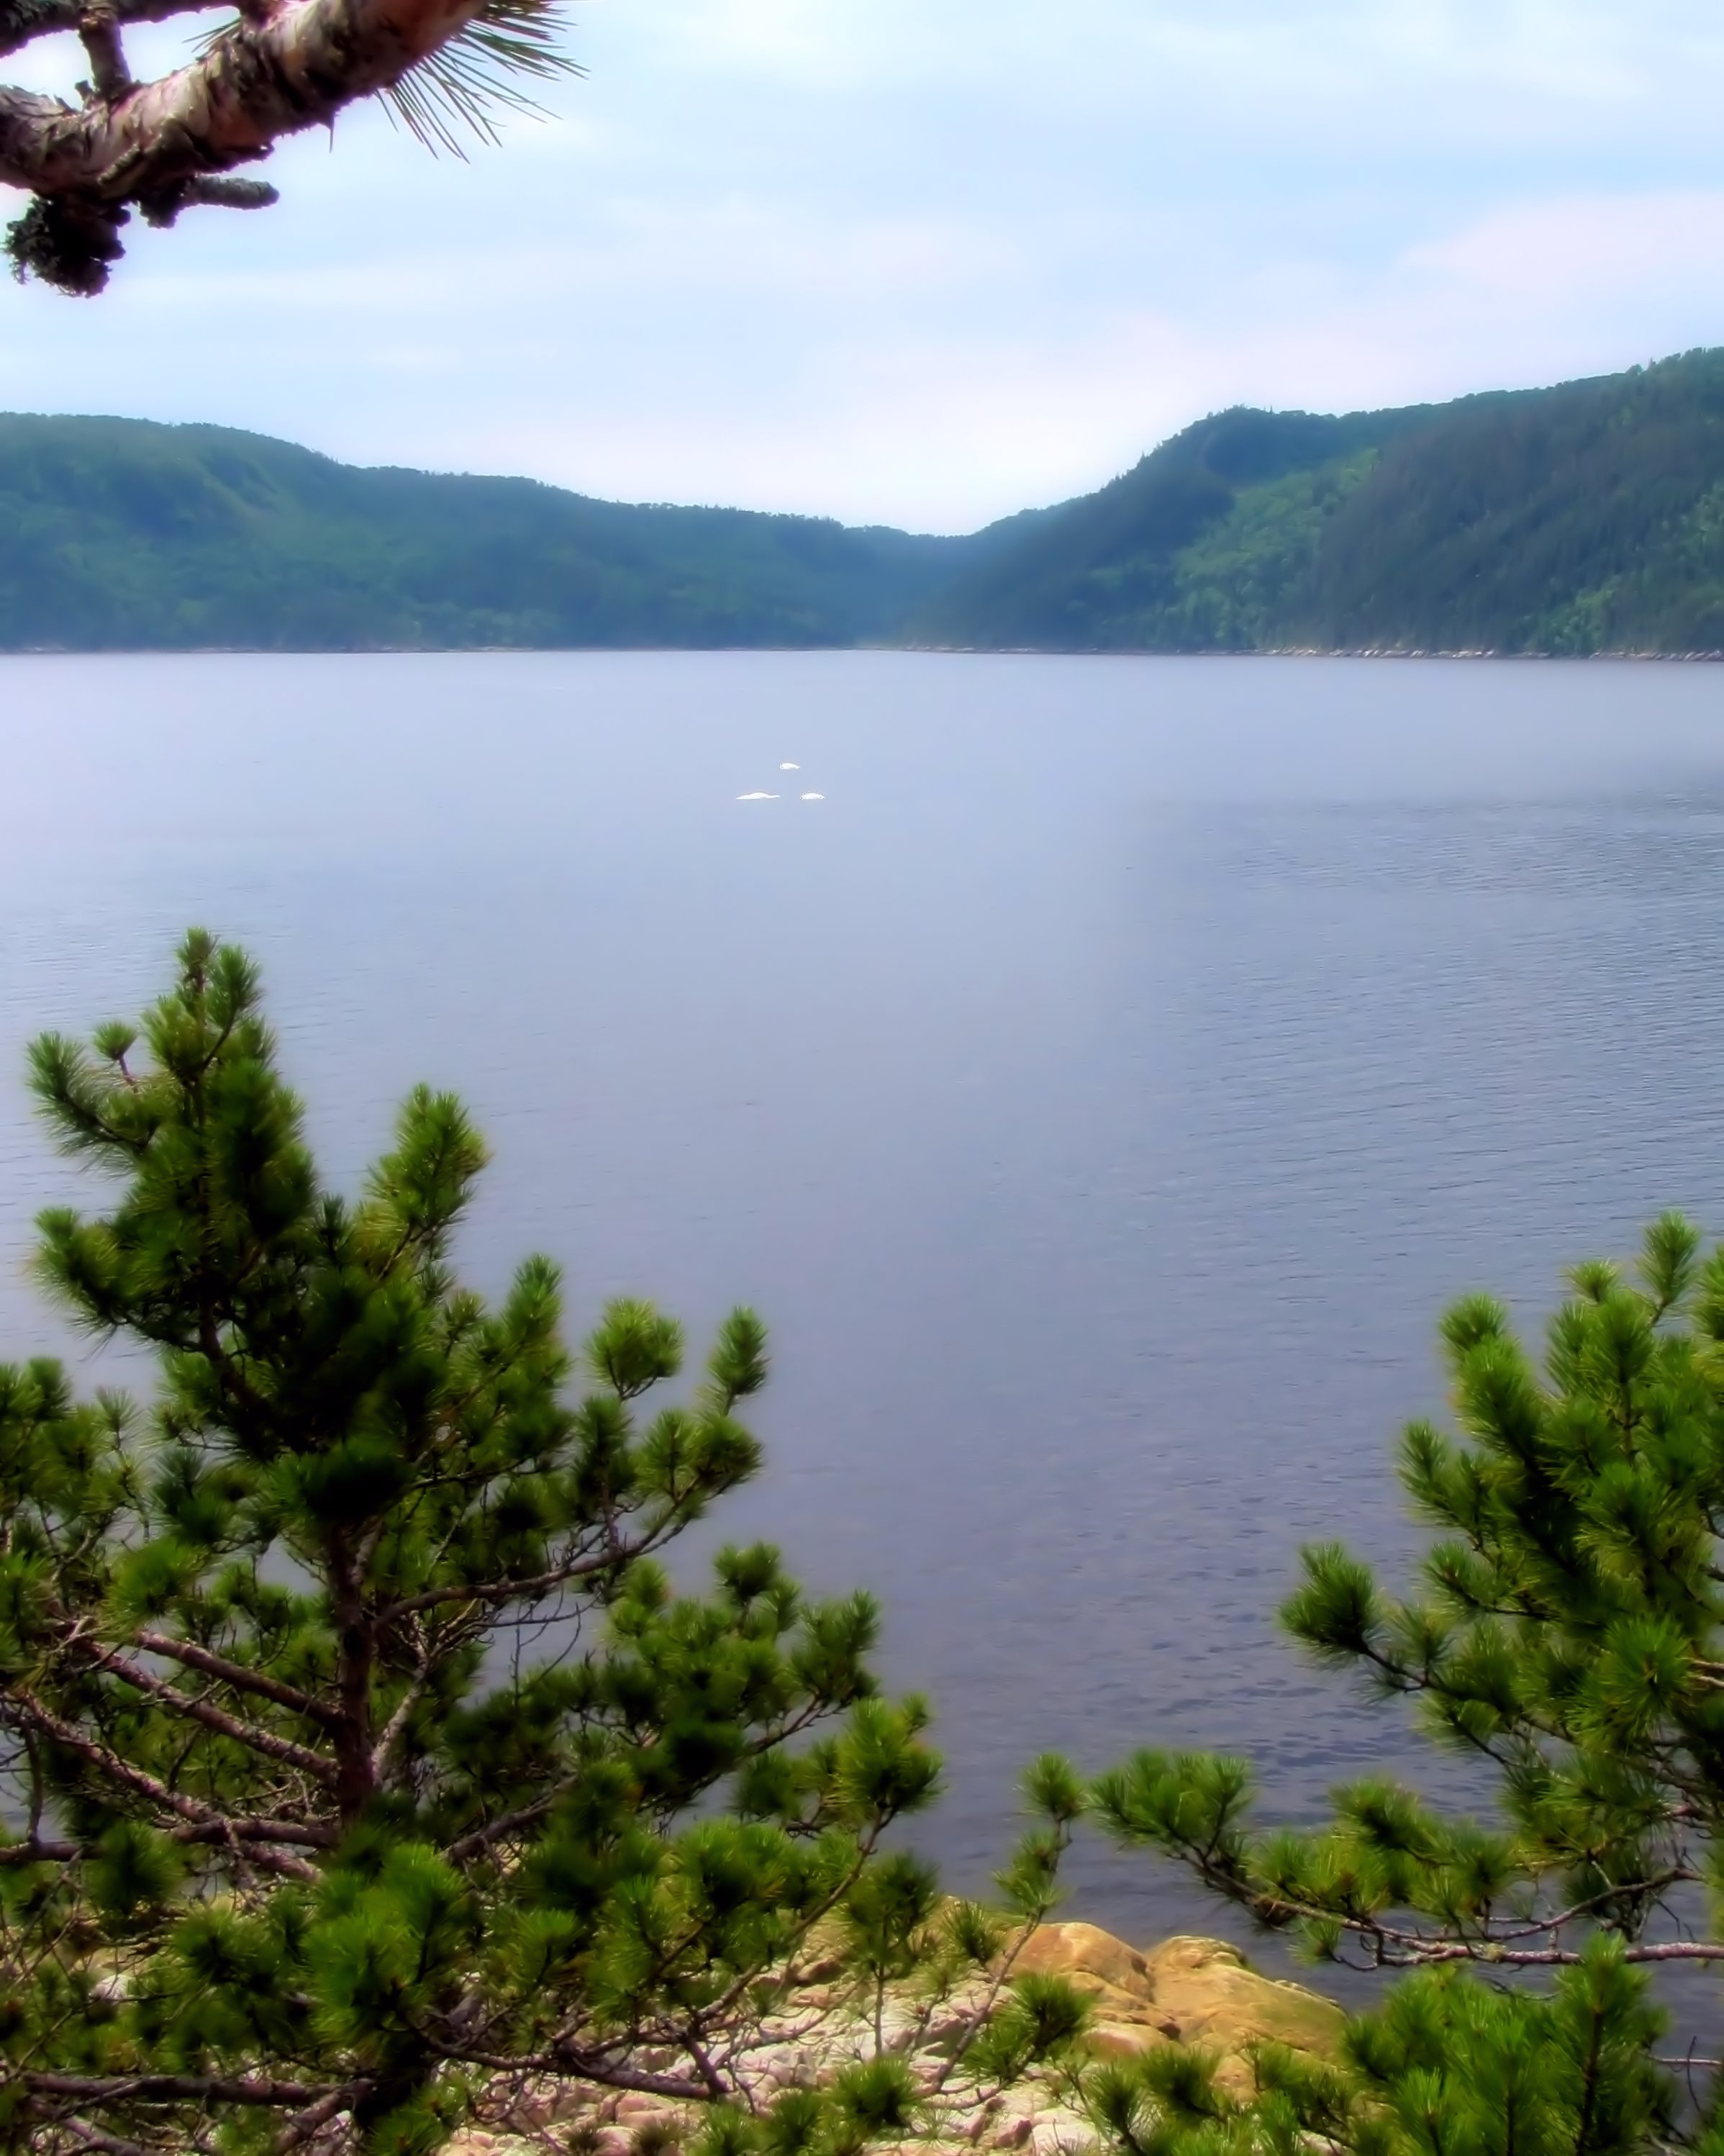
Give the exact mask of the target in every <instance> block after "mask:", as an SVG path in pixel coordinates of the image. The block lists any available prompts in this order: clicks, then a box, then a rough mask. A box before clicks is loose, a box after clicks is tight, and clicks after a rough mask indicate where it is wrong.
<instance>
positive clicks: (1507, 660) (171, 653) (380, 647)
mask: <svg viewBox="0 0 1724 2156" xmlns="http://www.w3.org/2000/svg"><path fill="white" fill-rule="evenodd" d="M839 653H854V654H871V655H875V656H894V655H895V656H898V657H902V658H930V659H1179V660H1198V659H1234V660H1237V659H1358V660H1385V659H1388V660H1445V661H1451V662H1460V661H1474V660H1487V661H1491V662H1493V663H1495V664H1497V665H1526V664H1529V663H1531V664H1537V665H1593V664H1595V663H1598V662H1600V661H1609V662H1610V663H1612V664H1614V665H1621V664H1624V663H1625V662H1627V663H1632V664H1634V665H1665V666H1669V665H1682V666H1702V665H1717V664H1718V663H1719V662H1721V661H1724V650H1716V651H1469V650H1457V651H1445V650H1441V649H1433V650H1414V649H1398V648H1396V647H1394V646H1393V645H1362V646H1357V647H1354V646H1341V647H1337V648H1336V649H1323V648H1321V647H1320V646H1316V645H1309V644H1289V645H1285V646H1277V647H1275V648H1272V649H1268V650H1263V651H1203V650H1198V651H1167V650H1121V649H1115V648H1111V647H1109V648H1102V647H1092V648H1090V649H1071V648H1065V649H1062V648H1060V647H1059V646H1054V645H1043V644H999V645H995V644H302V645H301V644H295V645H289V646H282V645H279V644H125V645H120V644H100V645H83V646H80V645H74V644H18V645H14V646H12V647H10V648H8V649H0V660H3V659H454V658H490V659H535V658H539V659H542V658H566V659H572V658H613V659H623V658H637V659H638V658H648V657H657V658H663V657H667V656H678V655H680V656H681V657H684V658H688V659H723V658H730V657H741V656H745V655H761V654H770V655H775V656H777V657H781V658H808V657H813V656H815V655H823V656H830V655H832V654H839Z"/></svg>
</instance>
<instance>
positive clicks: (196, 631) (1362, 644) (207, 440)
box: [0, 351, 1724, 653]
mask: <svg viewBox="0 0 1724 2156" xmlns="http://www.w3.org/2000/svg"><path fill="white" fill-rule="evenodd" d="M486 644H502V645H516V646H527V647H531V646H538V647H553V648H554V647H567V646H581V645H586V646H611V647H623V646H629V645H637V646H639V645H659V646H681V647H703V646H705V647H710V646H724V645H803V646H813V645H850V644H943V645H959V646H967V647H980V648H995V649H1002V648H1015V649H1026V648H1027V649H1043V650H1068V651H1069V650H1079V651H1085V650H1104V651H1131V650H1137V651H1251V650H1274V649H1290V648H1291V649H1322V650H1362V649H1401V650H1432V651H1458V650H1489V651H1505V652H1552V653H1587V652H1595V651H1624V650H1626V651H1668V652H1682V651H1711V650H1716V649H1721V648H1724V351H1720V352H1691V353H1689V354H1687V355H1686V357H1682V358H1680V359H1671V360H1666V361H1664V362H1660V364H1659V365H1657V366H1655V367H1645V368H1636V369H1635V370H1634V371H1633V372H1630V373H1628V374H1621V375H1613V376H1609V377H1601V378H1600V379H1598V380H1595V381H1590V382H1569V383H1567V384H1565V385H1564V386H1562V388H1556V389H1544V390H1528V391H1519V392H1513V393H1509V392H1503V393H1491V394H1488V395H1484V396H1479V397H1470V398H1463V399H1461V400H1460V402H1459V403H1452V404H1443V405H1426V406H1419V407H1414V408H1409V409H1407V410H1403V411H1390V412H1373V413H1352V414H1351V415H1349V416H1347V417H1344V418H1326V417H1321V416H1318V415H1315V414H1311V413H1269V412H1255V411H1244V410H1235V411H1231V412H1224V413H1219V414H1218V415H1216V416H1215V417H1213V418H1208V419H1204V420H1202V421H1200V422H1199V423H1198V424H1197V425H1196V426H1193V427H1190V428H1188V429H1186V430H1185V431H1184V432H1183V434H1178V435H1176V436H1175V437H1174V438H1173V439H1172V440H1171V441H1168V442H1166V443H1164V444H1162V446H1161V448H1159V449H1157V450H1155V451H1154V452H1153V453H1152V454H1151V455H1149V456H1147V457H1146V458H1145V459H1143V460H1142V463H1141V464H1139V465H1137V466H1136V468H1135V469H1134V470H1131V471H1130V472H1128V473H1126V475H1125V476H1124V477H1123V478H1121V479H1118V480H1115V481H1114V482H1113V483H1112V484H1111V485H1109V486H1106V487H1104V488H1102V489H1101V491H1100V492H1099V493H1096V494H1093V495H1085V496H1084V497H1083V498H1082V499H1080V500H1076V501H1072V502H1068V503H1066V504H1065V505H1064V506H1061V507H1060V508H1058V509H1054V510H1047V511H1034V512H1029V513H1026V514H1025V515H1024V516H1019V517H1015V518H1011V519H1008V520H1007V521H1005V522H1003V523H1001V524H996V525H993V526H989V527H988V530H986V531H981V532H977V533H976V534H974V535H972V536H970V537H968V538H959V539H952V538H928V537H916V536H911V535H910V534H908V533H906V532H902V531H890V530H886V529H865V530H856V529H850V528H847V527H845V526H841V525H839V524H835V523H832V522H829V521H823V520H821V519H818V518H812V517H795V516H765V515H761V514H757V513H755V512H752V511H741V510H726V509H676V508H668V507H664V506H629V505H626V504H621V503H614V502H602V501H594V500H588V499H587V498H586V497H584V496H582V495H573V494H568V493H564V492H562V491H561V490H558V489H557V488H554V487H549V486H542V485H537V484H536V483H535V482H533V481H531V480H504V479H475V478H463V477H455V476H439V475H432V474H428V473H423V472H412V471H397V470H362V469H357V468H354V467H351V466H348V465H338V464H336V463H333V462H332V461H331V460H330V459H328V458H326V457H321V456H317V455H315V454H312V453H311V452H310V451H309V450H306V449H295V448H293V447H291V446H290V445H289V444H286V443H283V442H275V441H270V440H269V439H266V438H264V437H263V436H260V435H254V434H239V433H235V432H233V431H231V430H228V429H221V428H215V427H196V426H193V427H162V426H155V425H151V424H147V423H143V422H141V421H134V420H122V419H95V418H90V419H85V418H33V417H28V416H23V415H13V416H6V415H0V649H10V650H19V649H71V650H110V649H189V648H195V647H198V646H211V645H217V646H223V645H225V646H240V647H250V648H254V649H265V650H307V649H323V650H331V649H334V650H357V649H379V648H387V647H395V646H411V647H418V648H427V647H433V648H434V647H451V646H472V645H486Z"/></svg>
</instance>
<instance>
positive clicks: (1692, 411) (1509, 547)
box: [916, 351, 1724, 654]
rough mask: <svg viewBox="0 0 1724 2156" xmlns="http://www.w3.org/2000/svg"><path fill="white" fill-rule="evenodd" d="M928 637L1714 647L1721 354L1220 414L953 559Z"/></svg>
mask: <svg viewBox="0 0 1724 2156" xmlns="http://www.w3.org/2000/svg"><path fill="white" fill-rule="evenodd" d="M916 628H917V630H918V632H919V634H921V637H922V638H924V639H926V640H928V641H931V642H938V643H956V644H977V645H993V646H1014V645H1015V646H1023V645H1033V646H1035V647H1038V648H1040V649H1050V650H1109V651H1142V650H1148V651H1255V650H1274V649H1289V648H1293V649H1301V648H1303V649H1312V648H1314V649H1320V650H1353V651H1357V650H1368V649H1397V650H1429V651H1467V650H1474V651H1476V650H1485V651H1504V652H1548V653H1558V654H1561V653H1590V652H1597V651H1658V652H1681V651H1711V650H1714V649H1718V648H1720V647H1724V352H1720V351H1714V352H1691V353H1688V354H1687V355H1686V356H1685V357H1682V358H1680V359H1670V360H1665V361H1662V362H1660V363H1659V364H1658V365H1656V366H1655V367H1644V368H1639V367H1637V368H1635V369H1634V371H1633V372H1630V373H1627V374H1618V375H1610V376H1605V377H1600V378H1598V379H1597V380H1594V381H1589V382H1568V383H1565V384H1564V385H1563V386H1562V388H1557V389H1540V390H1526V391H1520V392H1512V393H1510V392H1501V393H1493V394H1490V395H1485V396H1479V397H1468V398H1462V399H1461V400H1460V402H1459V403H1453V404H1442V405H1425V406H1418V407H1414V408H1410V409H1408V410H1404V411H1394V412H1374V413H1353V414H1352V415H1351V416H1349V417H1347V418H1317V417H1315V416H1313V415H1311V414H1310V413H1267V412H1253V411H1232V412H1224V413H1219V414H1218V415H1217V416H1216V417H1214V418H1208V419H1205V420H1202V421H1200V422H1199V423H1198V424H1197V425H1196V426H1194V427H1190V428H1188V429H1186V430H1185V432H1184V433H1183V434H1178V435H1175V436H1174V438H1173V439H1172V440H1171V441H1169V442H1166V443H1164V444H1162V447H1161V448H1160V449H1157V450H1156V451H1155V452H1154V453H1153V454H1152V455H1150V456H1147V457H1146V458H1145V459H1143V461H1142V463H1141V464H1140V465H1137V467H1136V469H1135V470H1132V471H1130V472H1128V473H1127V474H1126V475H1125V476H1124V477H1123V478H1122V479H1118V480H1115V481H1114V482H1113V484H1112V485H1111V486H1106V487H1104V488H1103V489H1102V490H1101V492H1100V493H1098V494H1093V495H1087V496H1085V498H1084V499H1083V500H1079V501H1075V502H1071V503H1068V504H1067V505H1066V506H1065V507H1064V508H1062V509H1060V510H1057V511H1054V512H1053V513H1052V514H1051V515H1050V516H1048V517H1046V518H1045V519H1044V520H1042V521H1040V522H1039V523H1038V524H1037V525H1036V526H1034V527H1033V528H1030V529H1028V530H1026V531H1025V532H1024V534H1023V536H1021V538H1020V539H1019V540H1018V542H1017V543H1015V544H1014V545H1013V546H1012V547H1010V548H1009V549H1008V551H1006V552H1003V553H1002V554H1000V555H998V557H995V558H994V559H993V560H992V561H990V562H983V563H979V564H977V565H975V566H973V567H971V568H969V569H968V570H967V572H960V575H959V577H958V578H957V581H956V583H954V585H953V586H952V588H950V589H948V590H947V592H945V593H942V595H941V596H940V598H938V599H937V600H936V602H935V603H933V604H932V605H931V606H930V607H928V608H925V609H924V610H923V612H922V613H921V616H920V617H919V619H918V621H917V624H916Z"/></svg>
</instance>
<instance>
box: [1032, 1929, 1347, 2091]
mask: <svg viewBox="0 0 1724 2156" xmlns="http://www.w3.org/2000/svg"><path fill="white" fill-rule="evenodd" d="M1036 1973H1042V1974H1048V1975H1057V1976H1064V1977H1065V1978H1068V1979H1070V1982H1071V1984H1073V1986H1074V1987H1075V1989H1078V1990H1080V1991H1081V1992H1083V1993H1084V1994H1085V1995H1086V1996H1087V1997H1088V1998H1089V1999H1090V2001H1091V2002H1092V2005H1091V2012H1092V2014H1093V2016H1094V2019H1093V2020H1092V2022H1091V2025H1090V2042H1091V2045H1092V2047H1093V2048H1094V2049H1095V2051H1098V2052H1101V2053H1103V2054H1107V2053H1113V2054H1116V2055H1117V2054H1120V2053H1125V2052H1134V2051H1147V2050H1150V2049H1151V2048H1152V2047H1153V2046H1157V2045H1160V2044H1170V2043H1181V2044H1199V2045H1202V2046H1203V2048H1204V2049H1205V2050H1207V2051H1217V2052H1219V2053H1220V2055H1221V2056H1222V2059H1223V2061H1224V2065H1223V2068H1222V2073H1221V2079H1222V2080H1223V2081H1224V2082H1226V2083H1228V2084H1229V2085H1232V2086H1238V2085H1239V2083H1240V2082H1241V2081H1242V2080H1243V2078H1244V2073H1245V2071H1246V2068H1245V2060H1244V2054H1245V2051H1246V2050H1247V2047H1248V2046H1250V2045H1253V2044H1261V2043H1274V2044H1285V2045H1286V2046H1288V2048H1289V2049H1290V2050H1291V2051H1303V2052H1305V2053H1306V2055H1307V2056H1311V2057H1314V2058H1318V2059H1332V2058H1334V2057H1335V2056H1336V2055H1337V2051H1339V2048H1340V2043H1341V2031H1342V2027H1343V2025H1345V2022H1346V2018H1347V2017H1346V2016H1345V2015H1344V2014H1343V2013H1342V2010H1341V2009H1340V2008H1339V2007H1338V2006H1337V2005H1335V2004H1334V2002H1333V2001H1332V2000H1331V1999H1323V1998H1321V1997H1319V1995H1318V1994H1316V1992H1315V1991H1307V1990H1306V1989H1305V1987H1304V1986H1303V1984H1285V1983H1281V1982H1279V1981H1278V1980H1277V1979H1275V1978H1273V1977H1267V1976H1260V1975H1259V1974H1258V1973H1257V1971H1256V1970H1255V1969H1252V1968H1251V1967H1249V1964H1248V1963H1247V1962H1246V1960H1245V1958H1244V1955H1243V1954H1242V1953H1239V1950H1238V1948H1235V1947H1230V1946H1227V1945H1224V1943H1222V1941H1220V1940H1219V1939H1199V1938H1172V1939H1167V1940H1164V1941H1163V1942H1162V1944H1161V1945H1160V1946H1157V1947H1152V1948H1149V1949H1148V1950H1147V1952H1146V1953H1138V1952H1137V1950H1136V1948H1132V1947H1129V1946H1127V1945H1126V1943H1125V1942H1124V1940H1123V1939H1116V1938H1114V1937H1113V1935H1112V1934H1111V1933H1109V1932H1104V1931H1101V1930H1100V1929H1099V1928H1097V1927H1096V1926H1095V1925H1094V1924H1044V1925H1043V1926H1042V1928H1040V1930H1039V1931H1038V1932H1037V1933H1034V1936H1033V1937H1032V1938H1030V1940H1029V1943H1028V1944H1027V1945H1026V1946H1025V1947H1024V1951H1023V1953H1021V1954H1020V1955H1019V1956H1018V1961H1017V1963H1016V1967H1015V1969H1014V1970H1013V1974H1022V1975H1030V1974H1036Z"/></svg>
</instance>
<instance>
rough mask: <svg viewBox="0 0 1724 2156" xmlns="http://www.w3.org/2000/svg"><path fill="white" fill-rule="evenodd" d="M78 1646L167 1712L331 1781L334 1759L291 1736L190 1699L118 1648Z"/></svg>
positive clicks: (86, 1643) (84, 1643) (91, 1644)
mask: <svg viewBox="0 0 1724 2156" xmlns="http://www.w3.org/2000/svg"><path fill="white" fill-rule="evenodd" d="M78 1644H79V1645H80V1648H81V1649H82V1650H84V1652H85V1654H87V1655H89V1656H90V1659H91V1660H92V1661H95V1664H96V1666H97V1667H98V1668H100V1669H102V1670H105V1671H107V1672H108V1673H109V1674H110V1675H111V1676H116V1677H118V1678H119V1679H120V1681H121V1683H122V1684H129V1685H131V1686H135V1687H136V1690H137V1691H141V1692H142V1693H144V1694H145V1695H146V1697H149V1698H151V1699H154V1700H156V1701H158V1702H160V1704H161V1705H162V1707H165V1708H166V1709H167V1712H170V1713H172V1714H179V1715H183V1716H184V1717H186V1718H187V1720H188V1721H191V1722H200V1723H202V1725H203V1727H204V1728H206V1729H213V1730H214V1731H215V1732H217V1734H218V1736H222V1737H227V1738H231V1739H232V1740H233V1743H236V1744H244V1745H245V1746H246V1747H247V1748H249V1750H251V1751H253V1752H256V1753H259V1754H261V1756H262V1757H263V1758H266V1759H274V1760H276V1761H278V1762H279V1763H280V1764H281V1765H283V1766H285V1767H291V1768H294V1769H295V1771H296V1772H297V1773H299V1774H309V1775H310V1777H311V1778H312V1779H313V1780H314V1781H320V1782H331V1783H332V1782H333V1781H334V1780H335V1779H336V1765H335V1762H334V1761H333V1760H331V1759H326V1758H324V1757H323V1755H322V1754H321V1753H318V1752H311V1751H308V1750H307V1749H306V1748H305V1746H304V1745H303V1744H295V1743H293V1742H292V1741H291V1740H290V1738H285V1737H277V1736H275V1735H274V1734H272V1733H271V1732H269V1730H267V1729H259V1728H258V1727H256V1725H255V1724H254V1723H252V1722H242V1721H241V1720H240V1719H239V1717H238V1716H237V1715H232V1714H225V1713H223V1711H222V1709H221V1708H220V1707H212V1706H211V1705H210V1704H209V1702H208V1701H207V1700H201V1699H193V1698H192V1697H189V1696H188V1695H187V1694H186V1693H185V1692H182V1691H180V1690H179V1688H178V1686H176V1685H172V1684H169V1683H168V1682H167V1680H166V1679H165V1678H162V1677H158V1676H152V1675H151V1672H150V1671H148V1670H146V1669H142V1668H141V1667H140V1666H139V1665H138V1664H137V1663H136V1662H133V1661H126V1660H125V1659H123V1658H122V1657H121V1655H120V1654H119V1653H118V1652H117V1650H114V1649H110V1648H105V1647H103V1646H102V1645H100V1642H99V1641H97V1640H89V1639H85V1640H80V1641H79V1643H78Z"/></svg>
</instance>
